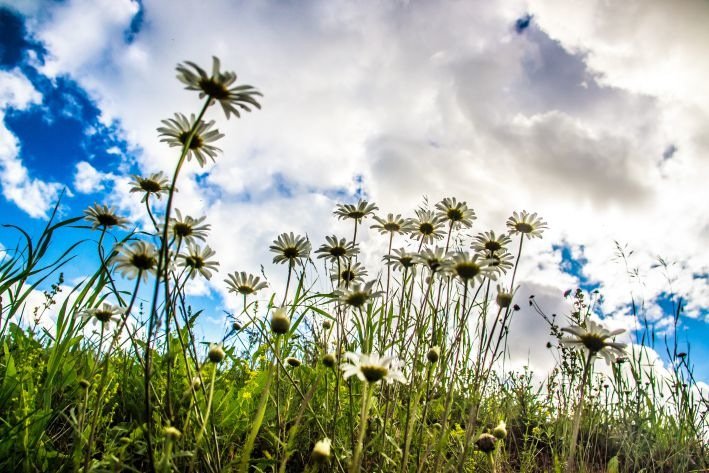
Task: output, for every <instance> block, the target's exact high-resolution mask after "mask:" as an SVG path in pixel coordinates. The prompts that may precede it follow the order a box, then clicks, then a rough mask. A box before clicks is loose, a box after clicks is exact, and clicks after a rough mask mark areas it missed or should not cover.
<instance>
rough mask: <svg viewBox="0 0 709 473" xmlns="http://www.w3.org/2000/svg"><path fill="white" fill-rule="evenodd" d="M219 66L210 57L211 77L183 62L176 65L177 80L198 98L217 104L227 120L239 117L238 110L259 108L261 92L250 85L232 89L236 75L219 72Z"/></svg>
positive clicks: (193, 64)
mask: <svg viewBox="0 0 709 473" xmlns="http://www.w3.org/2000/svg"><path fill="white" fill-rule="evenodd" d="M220 68H221V64H220V62H219V59H218V58H217V57H214V56H213V57H212V75H211V76H209V75H207V73H206V72H205V71H204V69H202V68H201V67H199V66H198V65H196V64H195V63H193V62H190V61H185V62H184V64H178V65H177V78H178V79H179V80H180V81H181V82H182V83H184V84H185V85H187V87H185V88H186V89H187V90H196V91H198V92H199V97H200V98H204V97H209V98H210V99H211V103H210V104H213V103H215V102H219V105H221V107H222V110H224V114H225V115H226V117H227V119H229V116H230V115H231V114H232V113H233V114H234V115H236V117H237V118H239V117H241V114H240V112H239V110H242V111H246V112H250V111H251V107H254V108H258V109H260V108H261V104H259V103H258V101H257V100H256V97H262V96H263V95H262V94H261V92H259V91H258V90H256V88H254V87H252V86H250V85H239V86H236V87H234V86H233V84H234V82H236V74H235V73H234V72H227V71H224V72H221V71H220V70H219V69H220Z"/></svg>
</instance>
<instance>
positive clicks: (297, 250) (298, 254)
mask: <svg viewBox="0 0 709 473" xmlns="http://www.w3.org/2000/svg"><path fill="white" fill-rule="evenodd" d="M269 248H270V250H271V251H272V252H274V253H276V256H274V257H273V262H274V263H289V264H294V263H295V262H296V260H302V259H305V258H307V257H308V256H310V249H311V246H310V242H309V241H308V239H307V238H305V237H303V236H300V235H298V236H295V235H294V234H293V232H290V233H281V234H280V235H278V238H276V239H275V240H273V245H271V246H270V247H269Z"/></svg>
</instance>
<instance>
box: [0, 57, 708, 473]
mask: <svg viewBox="0 0 709 473" xmlns="http://www.w3.org/2000/svg"><path fill="white" fill-rule="evenodd" d="M177 72H178V79H179V80H180V81H181V82H183V83H184V85H186V88H187V89H188V90H192V91H195V92H197V93H198V94H199V96H200V97H201V98H202V99H203V100H204V103H203V106H202V108H201V109H200V110H199V111H198V113H197V114H196V115H194V114H192V115H189V116H187V115H183V114H175V115H174V117H173V118H170V119H168V120H164V121H163V126H161V127H160V128H159V129H158V132H159V134H160V139H161V140H162V141H164V142H165V143H166V144H167V145H169V147H171V148H174V149H175V150H176V153H175V163H176V164H175V167H174V169H173V170H172V176H167V175H166V174H164V173H156V174H152V175H148V176H135V177H134V187H133V189H132V191H133V192H135V194H136V198H137V199H141V202H142V203H143V204H144V206H145V209H146V215H147V218H146V222H147V223H146V224H145V225H142V226H141V227H139V228H135V226H134V225H133V224H131V223H130V222H129V221H128V220H127V219H126V218H124V217H122V216H121V215H119V213H118V212H117V211H116V210H115V209H114V208H112V207H109V206H106V205H100V204H96V205H94V206H92V207H90V208H89V209H87V210H86V212H85V214H84V215H82V216H77V217H75V218H70V219H66V220H62V221H58V220H57V218H56V217H55V216H53V218H52V219H51V220H50V222H49V223H48V224H47V226H46V228H45V230H44V232H42V233H41V235H39V236H31V235H29V234H28V233H26V232H25V231H24V230H23V229H21V228H19V227H16V226H13V225H11V224H8V225H5V228H6V230H7V231H9V232H13V233H14V234H15V235H16V237H17V239H18V240H17V241H18V244H17V246H16V247H15V248H9V249H6V250H5V252H4V254H3V255H2V259H1V260H0V300H1V302H2V309H1V312H0V348H1V350H0V470H1V471H25V472H32V471H84V472H88V471H134V472H144V471H159V472H168V471H194V472H219V471H237V472H242V473H244V472H247V471H259V472H286V471H307V472H318V471H320V472H325V471H328V472H329V471H333V472H334V471H338V472H359V471H367V472H377V471H383V472H401V473H404V472H411V473H418V472H443V471H457V472H464V471H480V472H496V473H501V472H511V471H522V472H533V471H558V472H561V471H583V472H602V471H608V472H619V471H628V472H687V471H707V468H709V457H708V452H707V446H706V440H707V438H709V430H708V429H707V419H706V415H707V408H708V407H709V406H708V405H707V400H706V399H705V398H703V397H702V395H701V393H700V391H699V390H697V389H696V382H695V380H694V378H693V374H692V370H691V362H690V357H689V356H688V354H687V353H679V352H678V351H677V349H676V348H675V350H674V352H672V351H670V353H668V357H669V359H670V361H671V364H670V365H669V366H670V370H669V372H666V373H663V374H661V375H660V374H658V373H656V372H655V371H654V370H653V368H652V366H650V364H649V359H648V357H649V356H650V355H649V352H648V350H647V349H646V345H647V343H648V340H649V337H651V336H652V333H651V329H650V328H649V327H648V326H646V325H643V323H642V321H643V313H642V310H641V309H639V308H638V307H637V306H636V305H635V304H633V306H632V307H633V315H634V316H635V317H636V319H637V322H638V327H640V330H639V331H638V332H637V334H634V337H633V339H635V336H637V343H633V344H629V345H626V344H624V343H619V342H617V341H616V336H618V335H620V332H622V331H615V332H611V331H608V330H606V329H605V328H604V327H603V326H602V325H601V324H600V323H598V320H599V319H598V318H597V315H598V305H597V300H598V295H597V294H595V293H591V294H588V293H586V292H584V291H582V290H580V289H579V290H572V291H568V292H567V293H566V294H565V297H567V298H568V299H569V301H570V302H571V305H572V307H573V309H572V310H571V311H570V312H569V313H567V314H548V313H546V312H545V310H544V308H543V307H540V306H539V305H538V304H537V303H536V301H535V300H534V299H533V298H531V299H528V300H519V297H518V295H517V294H516V289H517V287H518V286H516V284H519V281H517V280H516V276H517V270H518V266H519V262H520V256H521V254H522V252H523V251H524V244H525V242H527V241H529V240H530V239H532V238H542V237H543V233H544V230H545V229H546V223H545V222H544V221H543V220H542V218H541V217H539V216H538V215H536V214H534V213H528V212H526V211H522V212H514V213H512V215H511V217H510V218H509V219H508V220H507V222H506V232H505V233H501V234H498V233H495V232H492V231H485V232H478V231H477V230H473V221H474V220H475V218H476V216H475V212H474V211H473V210H472V209H471V208H470V207H469V206H468V205H467V203H466V202H464V201H459V200H456V199H455V198H446V199H443V200H442V201H440V202H438V203H436V204H435V205H432V206H429V205H428V204H427V203H424V205H422V206H421V207H419V208H418V209H416V210H415V211H414V216H413V218H404V217H402V216H400V215H394V214H385V213H380V209H379V208H378V207H377V206H376V205H375V204H373V203H370V202H367V201H364V200H360V201H358V202H355V203H349V204H341V205H338V206H337V207H336V209H335V211H334V215H335V217H337V218H339V219H342V220H344V221H345V222H349V223H350V224H351V233H350V234H348V235H332V236H328V237H327V238H326V239H325V241H324V242H321V243H318V244H317V246H316V247H313V246H312V243H311V242H310V241H309V240H308V238H306V237H305V236H301V235H295V234H293V233H283V234H281V235H278V236H277V237H276V238H275V240H274V241H273V242H272V243H271V246H270V250H271V252H272V253H273V262H274V263H276V264H278V265H280V266H277V268H282V271H283V273H282V274H281V277H284V278H285V279H286V280H287V284H286V286H285V289H283V290H281V291H278V292H277V293H274V292H271V291H270V288H269V286H268V283H267V280H266V277H265V275H264V274H260V275H255V274H250V273H248V272H247V271H242V270H241V269H242V268H233V269H234V271H233V272H231V273H229V275H228V276H227V278H226V280H225V281H224V284H225V286H224V287H225V288H228V290H229V291H230V293H231V294H230V296H231V297H234V298H235V300H236V301H237V302H238V304H239V305H238V307H239V310H237V311H235V312H234V313H233V314H230V315H229V317H230V319H229V320H230V325H229V327H228V330H227V331H226V332H225V333H224V334H223V336H222V337H221V338H220V339H216V340H202V339H199V338H197V337H196V335H195V332H196V330H195V327H196V325H197V324H199V323H200V322H199V321H200V317H201V315H202V313H203V310H204V309H208V308H204V307H194V306H193V305H192V304H191V301H190V298H189V297H188V296H187V294H186V287H187V285H189V284H190V282H191V280H193V279H194V278H207V279H210V278H211V277H212V276H213V274H214V273H215V271H216V270H217V269H218V262H217V259H216V255H215V252H214V251H213V250H212V249H211V248H210V247H209V246H208V245H207V240H208V238H209V230H210V225H209V224H208V223H207V220H205V218H204V217H192V216H188V215H183V214H182V213H180V212H179V211H178V210H177V209H175V208H173V207H174V205H173V201H174V190H175V186H176V185H177V184H178V181H179V176H180V171H181V170H182V169H183V167H184V166H186V165H195V163H191V162H190V161H192V158H194V161H196V164H197V165H200V166H204V165H205V164H206V163H207V161H208V160H210V159H212V160H213V159H215V158H216V157H217V156H218V154H219V151H220V150H219V148H217V147H216V146H215V143H216V142H217V141H218V140H219V139H220V138H221V137H222V136H223V135H222V134H221V133H220V132H219V130H217V129H216V128H215V121H207V120H206V119H205V116H206V115H207V113H208V112H212V111H213V110H214V109H215V108H217V105H218V106H221V109H222V110H223V112H224V113H225V115H226V118H227V119H228V118H229V117H230V116H236V117H239V116H240V115H241V114H243V113H244V112H247V111H251V110H253V109H258V108H260V102H259V101H260V100H261V94H260V93H259V92H258V90H257V89H255V88H254V87H252V86H249V85H238V84H237V83H236V75H235V74H234V73H231V72H224V71H222V70H221V65H220V63H219V61H218V60H217V59H216V58H215V59H214V62H213V67H212V71H211V73H208V72H207V71H205V70H203V69H202V68H200V67H199V66H197V65H196V64H193V63H191V62H186V63H184V64H180V65H179V66H178V68H177ZM500 223H503V222H500ZM65 232H66V233H68V232H73V233H72V234H73V235H78V234H80V236H79V237H77V239H76V242H75V243H73V244H70V245H68V246H67V247H61V245H58V244H57V242H56V240H57V238H56V237H57V234H59V233H65ZM364 232H372V234H373V235H374V237H376V238H381V239H382V241H383V242H384V244H385V245H386V248H387V251H386V253H385V254H383V255H381V256H382V258H381V260H380V261H381V265H380V267H371V266H370V267H365V266H364V264H363V263H362V259H363V258H361V254H360V252H361V251H362V248H361V246H360V241H361V239H362V234H363V233H364ZM63 241H66V240H63ZM268 244H269V243H268V242H264V245H268ZM79 251H82V252H87V251H91V252H92V253H95V255H96V256H95V260H96V266H95V267H94V268H92V269H91V270H86V271H85V273H86V276H85V277H84V278H83V279H82V280H81V281H79V282H78V283H77V284H75V285H73V286H69V287H70V289H67V287H68V286H67V285H66V284H65V281H64V280H63V275H62V271H63V268H64V267H65V265H67V264H71V262H72V261H73V260H72V258H73V256H74V255H75V254H76V253H77V252H79ZM231 269H232V268H230V270H231ZM243 269H246V268H243ZM253 269H254V268H251V270H253ZM37 291H41V292H43V294H44V302H43V303H42V304H40V305H39V306H38V307H33V306H32V305H31V304H30V303H29V301H30V299H31V297H32V295H33V294H36V292H37ZM139 294H140V295H141V296H140V297H139ZM146 294H147V297H145V295H146ZM560 297H561V294H560ZM521 305H527V306H531V307H532V308H533V309H534V310H535V311H536V312H538V314H539V319H538V320H539V323H540V324H547V326H548V329H549V335H550V337H549V340H551V341H550V343H549V344H548V349H549V350H553V351H554V352H555V353H556V359H557V360H558V364H557V366H556V367H555V368H554V369H553V370H552V371H551V372H550V373H548V374H544V379H545V380H544V382H542V383H539V382H538V381H535V378H534V377H533V374H532V373H531V372H530V371H528V370H523V371H517V372H513V371H508V370H506V369H504V368H503V366H504V362H505V360H506V359H507V358H508V337H509V333H510V324H511V321H512V320H513V319H514V317H516V316H517V313H518V311H519V309H520V306H521ZM48 317H50V318H52V320H53V323H52V324H51V329H47V328H46V327H47V325H46V324H43V323H42V320H43V318H48ZM680 317H681V303H680V304H678V307H677V311H676V314H674V320H675V326H676V325H677V324H678V323H679V319H680ZM540 343H544V341H540ZM675 347H676V345H675ZM604 367H605V368H604Z"/></svg>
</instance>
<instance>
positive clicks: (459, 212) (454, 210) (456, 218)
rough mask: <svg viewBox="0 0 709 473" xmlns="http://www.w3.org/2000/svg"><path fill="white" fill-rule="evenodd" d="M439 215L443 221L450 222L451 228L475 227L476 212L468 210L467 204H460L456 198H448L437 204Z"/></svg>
mask: <svg viewBox="0 0 709 473" xmlns="http://www.w3.org/2000/svg"><path fill="white" fill-rule="evenodd" d="M436 209H437V210H438V215H439V217H440V218H441V219H442V220H448V221H449V222H450V224H451V226H452V227H453V226H462V227H465V228H470V227H472V226H473V220H475V219H476V218H477V217H476V216H475V211H474V210H473V209H470V208H468V204H467V203H466V202H458V201H457V200H456V199H455V197H446V198H445V199H443V200H442V201H440V202H439V203H437V204H436Z"/></svg>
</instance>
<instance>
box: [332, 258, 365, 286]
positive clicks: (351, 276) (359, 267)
mask: <svg viewBox="0 0 709 473" xmlns="http://www.w3.org/2000/svg"><path fill="white" fill-rule="evenodd" d="M365 276H367V270H366V269H365V268H364V265H363V264H362V263H360V262H356V263H354V264H351V265H349V267H347V268H342V270H341V271H340V274H333V275H332V276H330V279H332V281H333V282H335V283H336V284H338V285H339V284H340V283H343V284H350V283H353V282H362V281H363V280H364V278H365Z"/></svg>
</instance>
